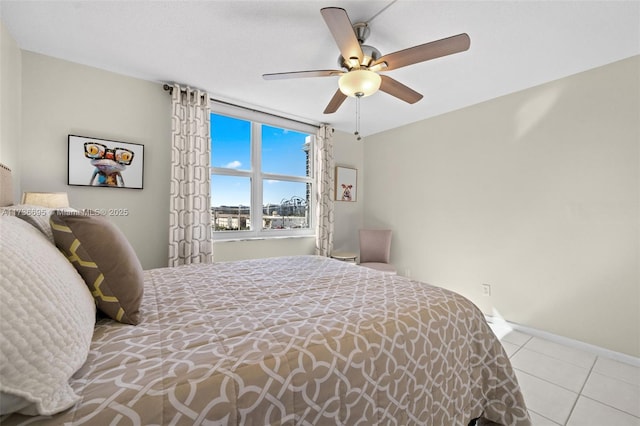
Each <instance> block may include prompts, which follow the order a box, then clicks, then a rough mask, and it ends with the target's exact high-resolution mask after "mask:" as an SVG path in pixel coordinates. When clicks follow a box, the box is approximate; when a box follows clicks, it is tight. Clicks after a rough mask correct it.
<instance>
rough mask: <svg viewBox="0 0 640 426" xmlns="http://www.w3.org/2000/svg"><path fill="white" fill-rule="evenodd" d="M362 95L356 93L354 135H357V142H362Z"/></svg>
mask: <svg viewBox="0 0 640 426" xmlns="http://www.w3.org/2000/svg"><path fill="white" fill-rule="evenodd" d="M361 97H362V93H356V131H355V132H354V133H353V134H354V135H356V139H357V140H362V137H361V136H360V98H361Z"/></svg>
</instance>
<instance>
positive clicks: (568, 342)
mask: <svg viewBox="0 0 640 426" xmlns="http://www.w3.org/2000/svg"><path fill="white" fill-rule="evenodd" d="M485 318H486V319H487V322H489V323H495V324H506V325H508V326H509V327H510V328H512V329H513V330H516V331H521V332H522V333H525V334H528V335H530V336H535V337H540V338H541V339H545V340H549V341H551V342H554V343H558V344H560V345H564V346H568V347H570V348H574V349H579V350H581V351H585V352H591V353H593V354H594V355H597V356H601V357H604V358H609V359H612V360H614V361H620V362H623V363H625V364H629V365H633V366H634V367H640V358H638V357H635V356H631V355H627V354H623V353H621V352H616V351H612V350H610V349H605V348H602V347H600V346H596V345H592V344H590V343H585V342H581V341H579V340H574V339H570V338H568V337H564V336H559V335H557V334H553V333H549V332H548V331H543V330H538V329H536V328H532V327H527V326H525V325H520V324H516V323H512V322H509V321H506V320H504V319H503V318H498V317H493V316H491V315H485Z"/></svg>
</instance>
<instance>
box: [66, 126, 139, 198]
mask: <svg viewBox="0 0 640 426" xmlns="http://www.w3.org/2000/svg"><path fill="white" fill-rule="evenodd" d="M68 149H69V151H68V152H69V166H68V172H67V183H68V184H69V185H81V186H101V187H106V188H132V189H142V179H143V170H144V145H140V144H136V143H127V142H117V141H110V140H106V139H97V138H88V137H85V136H76V135H69V148H68Z"/></svg>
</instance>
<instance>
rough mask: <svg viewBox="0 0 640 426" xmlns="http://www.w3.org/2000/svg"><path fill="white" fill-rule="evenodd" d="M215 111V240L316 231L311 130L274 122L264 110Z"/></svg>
mask: <svg viewBox="0 0 640 426" xmlns="http://www.w3.org/2000/svg"><path fill="white" fill-rule="evenodd" d="M221 110H223V111H224V113H223V112H221ZM213 111H214V112H213V113H212V114H211V221H212V227H213V230H214V233H213V238H214V239H217V240H220V239H237V238H255V237H260V238H264V237H276V236H297V235H314V228H313V214H312V207H313V199H312V197H313V194H314V185H315V183H314V181H313V158H312V156H313V143H314V139H315V137H314V136H313V134H312V132H314V130H315V129H314V128H313V127H312V126H305V125H301V124H299V123H289V122H288V120H284V119H282V120H280V121H279V122H277V123H273V122H271V121H273V120H271V121H270V120H269V116H268V115H267V114H265V115H264V116H262V115H259V116H257V117H256V116H255V115H256V114H254V116H252V117H246V114H243V115H240V114H238V112H237V111H233V112H235V114H229V113H228V111H227V110H226V109H222V108H219V107H213ZM283 120H284V121H283Z"/></svg>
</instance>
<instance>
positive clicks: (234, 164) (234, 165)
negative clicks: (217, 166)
mask: <svg viewBox="0 0 640 426" xmlns="http://www.w3.org/2000/svg"><path fill="white" fill-rule="evenodd" d="M240 166H242V163H241V162H239V161H238V160H234V161H232V162H230V163H228V164H227V165H226V166H225V167H226V168H228V169H237V168H239V167H240Z"/></svg>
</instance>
